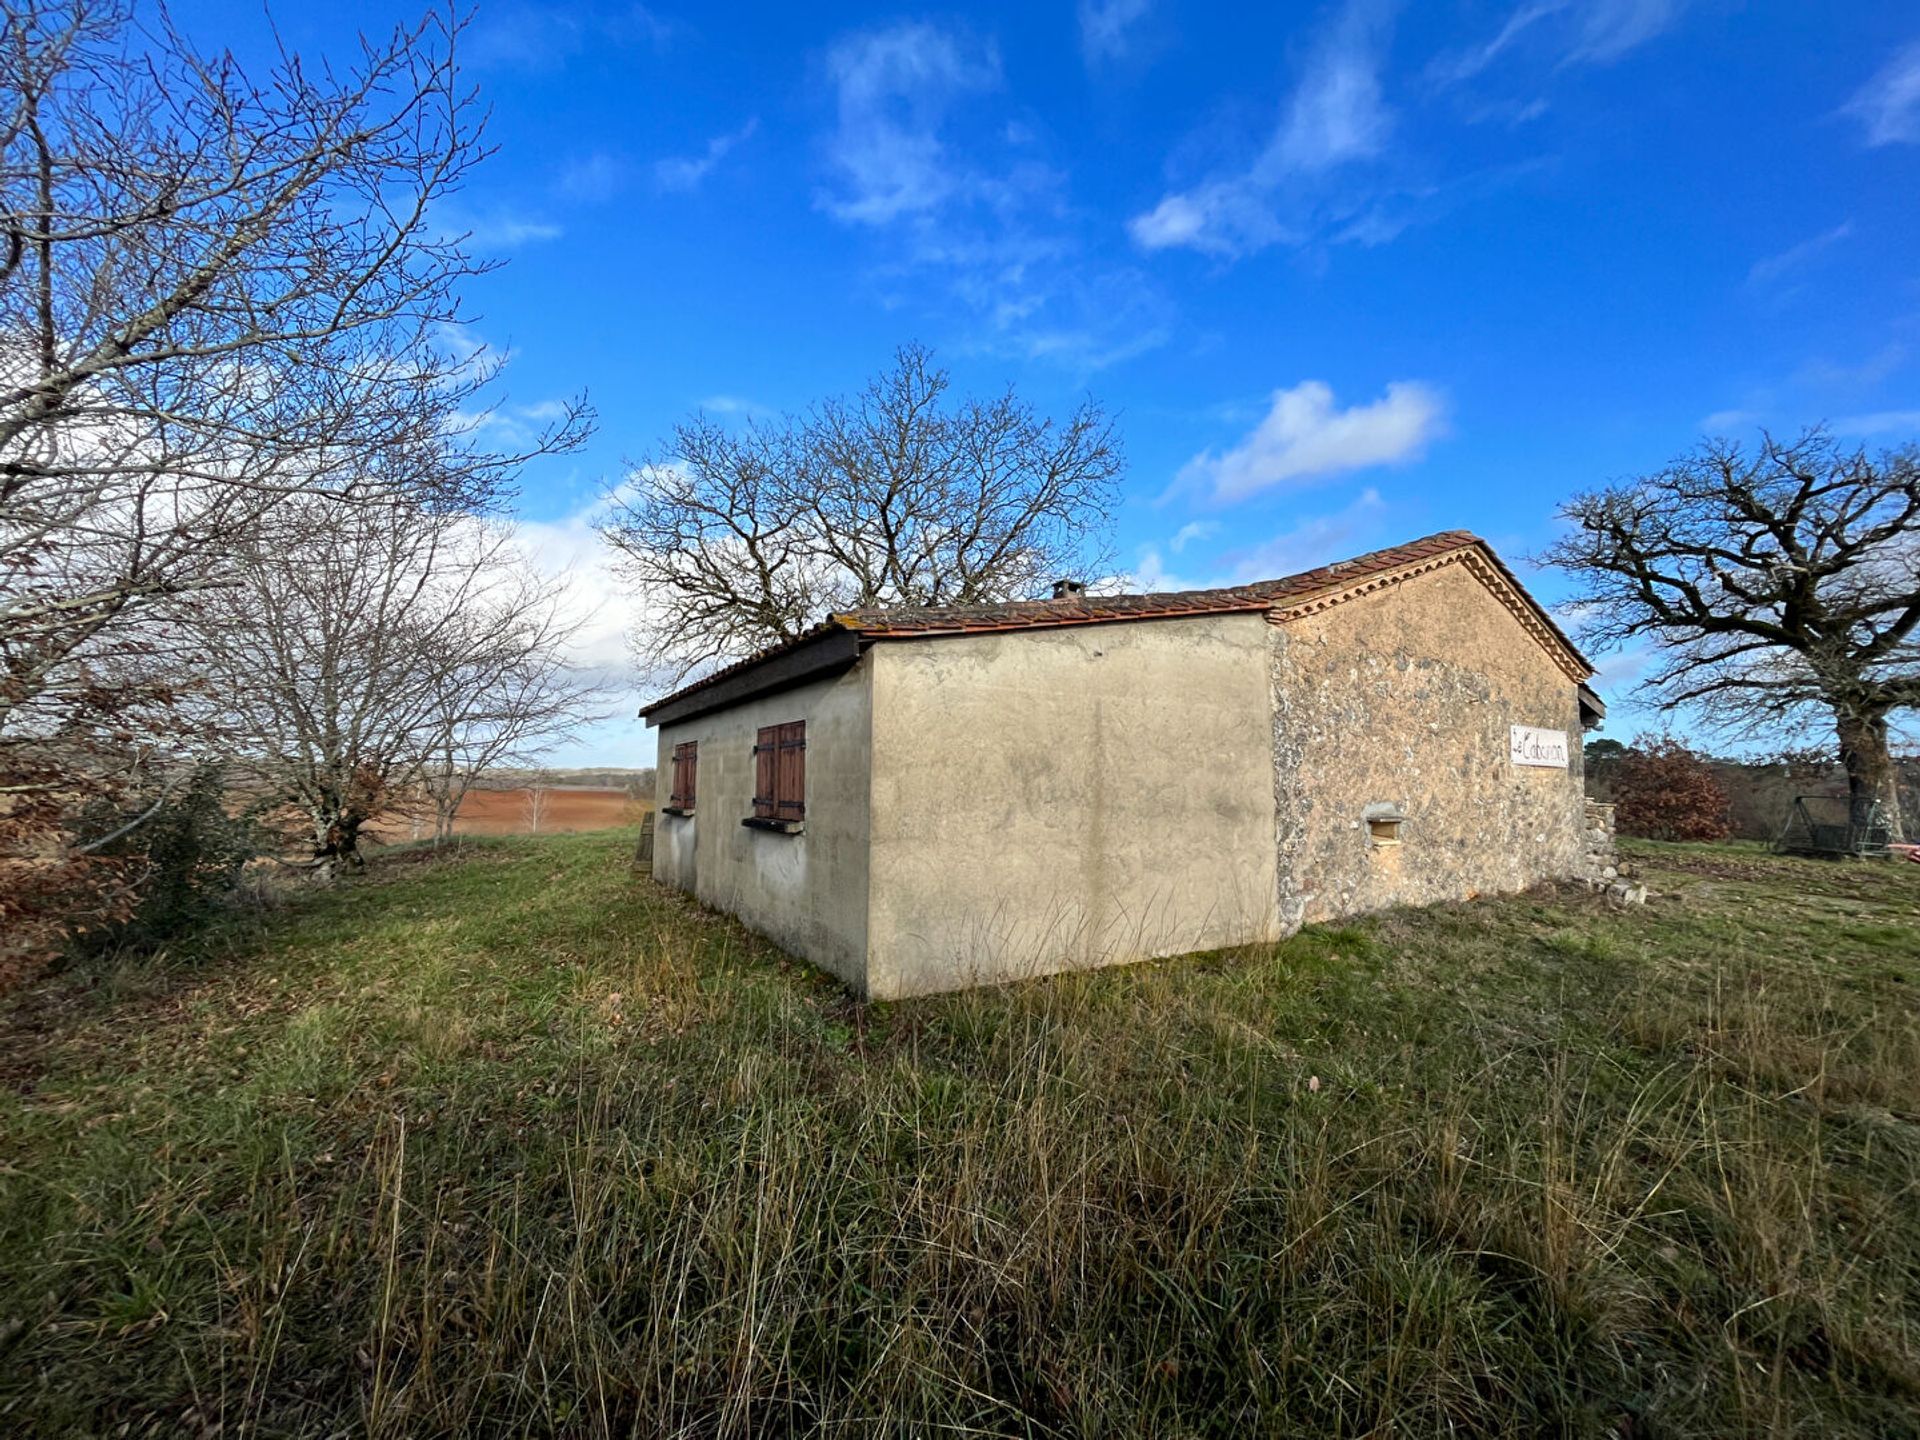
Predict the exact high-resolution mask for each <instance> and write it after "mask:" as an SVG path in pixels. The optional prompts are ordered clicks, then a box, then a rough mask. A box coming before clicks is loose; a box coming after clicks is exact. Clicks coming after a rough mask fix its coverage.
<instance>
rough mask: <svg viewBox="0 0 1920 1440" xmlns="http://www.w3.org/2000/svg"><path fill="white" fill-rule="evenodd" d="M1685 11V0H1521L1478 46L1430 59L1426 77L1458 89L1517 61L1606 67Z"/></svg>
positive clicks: (1557, 65)
mask: <svg viewBox="0 0 1920 1440" xmlns="http://www.w3.org/2000/svg"><path fill="white" fill-rule="evenodd" d="M1686 7H1687V0H1524V3H1522V4H1520V5H1519V6H1517V7H1515V9H1514V10H1513V11H1512V12H1511V13H1510V14H1508V16H1507V18H1506V20H1505V21H1504V22H1503V23H1502V24H1501V26H1500V28H1499V29H1498V30H1496V31H1495V32H1494V33H1493V34H1492V35H1490V36H1488V37H1487V38H1486V39H1485V40H1483V41H1481V42H1480V43H1479V44H1477V45H1469V46H1467V47H1466V48H1464V49H1461V50H1452V51H1447V52H1445V53H1443V54H1441V55H1439V56H1437V57H1435V59H1434V60H1433V62H1432V63H1431V64H1430V65H1429V66H1428V67H1427V74H1428V77H1429V78H1430V79H1432V80H1433V81H1434V82H1435V83H1437V84H1440V85H1459V84H1464V83H1465V82H1467V81H1469V80H1473V79H1475V78H1477V77H1479V76H1480V75H1481V74H1483V73H1485V72H1486V71H1488V70H1490V69H1492V68H1493V66H1494V65H1495V63H1496V62H1499V61H1502V60H1506V59H1510V58H1515V57H1523V56H1530V57H1532V58H1533V60H1534V61H1535V64H1536V65H1537V66H1540V67H1551V68H1556V69H1558V68H1565V67H1568V66H1574V65H1611V64H1612V63H1614V62H1615V61H1616V60H1619V59H1621V58H1623V57H1624V56H1626V55H1627V54H1629V53H1630V52H1632V51H1634V50H1637V49H1639V48H1640V47H1641V46H1642V45H1644V44H1646V43H1647V42H1648V41H1649V40H1652V39H1654V38H1656V37H1657V36H1659V35H1662V34H1664V33H1665V32H1666V31H1668V30H1670V29H1672V28H1673V26H1674V24H1675V23H1676V22H1677V21H1678V20H1679V19H1680V17H1681V14H1682V13H1683V12H1684V11H1685V9H1686Z"/></svg>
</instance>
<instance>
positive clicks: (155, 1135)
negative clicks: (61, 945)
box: [0, 833, 1920, 1437]
mask: <svg viewBox="0 0 1920 1440" xmlns="http://www.w3.org/2000/svg"><path fill="white" fill-rule="evenodd" d="M631 844H632V837H631V835H630V834H621V833H612V834H597V835H581V836H564V837H553V838H545V839H539V840H512V841H499V842H483V843H480V844H476V845H470V846H469V847H468V848H467V849H466V850H465V852H464V855H463V856H462V857H461V858H459V859H455V860H434V859H432V858H431V857H429V856H425V855H420V854H406V853H403V854H398V855H392V856H389V857H387V858H386V859H385V860H383V861H382V862H381V864H380V865H379V866H378V867H376V871H375V873H373V874H372V875H370V876H369V878H368V880H367V881H366V883H363V884H349V885H346V886H343V887H342V888H340V889H338V890H336V891H334V892H332V893H326V894H319V895H314V896H311V897H308V898H305V899H303V900H301V901H299V902H298V903H297V904H295V905H293V906H291V907H289V908H288V909H286V910H283V911H281V912H279V913H276V914H273V915H270V916H268V917H267V918H266V919H264V920H258V921H253V922H249V923H248V924H246V925H240V924H238V923H236V924H235V925H234V926H233V927H232V928H231V929H230V930H229V931H228V932H227V933H225V934H223V935H220V936H216V937H214V938H212V939H210V940H208V941H206V942H205V943H203V944H201V945H199V946H198V947H196V948H195V949H194V950H192V951H190V952H189V951H182V952H180V953H176V954H174V955H172V956H169V957H165V959H164V960H163V961H162V962H154V961H151V960H149V961H143V962H139V963H133V962H126V963H123V964H121V965H119V966H118V967H111V968H105V969H93V970H82V971H76V972H70V973H68V974H66V975H64V976H61V977H58V978H56V979H55V980H53V981H51V982H48V983H46V984H43V985H41V986H40V987H38V988H37V989H35V990H33V991H31V992H29V993H27V994H25V995H23V996H20V997H16V1000H15V1001H14V1002H12V1003H11V1004H10V1006H9V1008H8V1009H7V1011H6V1013H5V1014H4V1015H0V1431H4V1432H5V1433H8V1434H21V1435H42V1434H45V1435H57V1434H68V1433H73V1434H94V1433H98V1434H114V1435H120V1434H132V1435H145V1434H166V1435H211V1434H214V1433H216V1432H217V1433H218V1434H220V1435H223V1436H237V1435H255V1434H258V1435H291V1434H300V1435H329V1434H347V1433H362V1432H371V1433H374V1434H378V1435H390V1436H403V1435H404V1436H423V1435H435V1434H446V1433H453V1432H461V1433H477V1434H489V1435H500V1436H520V1435H528V1434H553V1433H565V1434H581V1435H600V1434H621V1435H626V1434H633V1435H646V1436H651V1435H657V1434H684V1435H765V1434H782V1433H790V1432H796V1431H800V1432H813V1431H827V1430H831V1431H834V1432H836V1433H848V1432H850V1433H872V1432H875V1431H883V1432H895V1433H909V1434H949V1435H966V1434H976V1433H980V1434H1007V1435H1085V1436H1115V1435H1129V1436H1130V1435H1143V1434H1147V1435H1163V1436H1171V1435H1234V1436H1239V1435H1252V1434H1262V1433H1266V1434H1313V1435H1355V1436H1358V1435H1369V1434H1382V1433H1393V1434H1415V1435H1441V1434H1446V1435H1485V1434H1514V1435H1538V1434H1543V1433H1566V1434H1575V1435H1595V1436H1611V1437H1624V1436H1632V1437H1641V1436H1656V1435H1684V1436H1700V1435H1762V1434H1768V1435H1772V1434H1802V1435H1809V1436H1812V1435H1819V1436H1837V1435H1857V1436H1893V1435H1910V1434H1920V1005H1917V1004H1916V985H1917V984H1920V867H1912V866H1898V867H1896V866H1893V865H1890V864H1850V865H1835V864H1822V863H1819V862H1812V861H1795V860H1780V859H1774V858H1772V857H1770V856H1767V855H1765V854H1763V853H1761V852H1760V851H1758V850H1752V849H1740V848H1735V847H1725V846H1722V847H1677V846H1675V847H1642V848H1641V849H1640V850H1639V851H1638V852H1637V853H1638V854H1639V855H1640V857H1641V860H1642V864H1643V867H1644V874H1645V878H1647V879H1648V880H1649V881H1650V882H1651V884H1652V886H1653V887H1654V889H1655V890H1656V891H1657V892H1660V895H1659V898H1657V899H1656V900H1655V901H1654V902H1653V903H1652V904H1651V905H1649V906H1648V907H1647V908H1645V909H1643V910H1626V911H1622V910H1612V909H1609V908H1608V907H1607V906H1606V905H1605V903H1604V902H1602V901H1600V900H1597V899H1595V898H1593V897H1590V896H1588V895H1586V894H1585V893H1575V892H1574V891H1572V890H1567V891H1562V892H1557V893H1547V892H1542V893H1539V894H1534V895H1528V896H1523V897H1518V898H1514V899H1507V900H1499V901H1486V902H1480V903H1475V904H1470V905H1460V906H1453V907H1443V908H1439V909H1434V910H1430V911H1426V912H1421V913H1399V914H1391V915H1387V916H1382V917H1379V918H1377V919H1373V920H1369V921H1367V922H1365V923H1361V924H1356V925H1353V926H1351V927H1347V928H1342V929H1337V930H1312V931H1308V932H1306V933H1304V934H1302V935H1299V936H1297V937H1295V938H1294V939H1293V940H1291V941H1289V942H1287V943H1286V944H1284V945H1281V946H1279V947H1277V948H1272V949H1262V950H1259V951H1243V952H1236V953H1231V954H1221V955H1215V956H1206V957H1196V958H1190V959H1186V960H1179V961H1168V962H1163V963H1156V964H1151V965H1144V966H1137V967H1131V968H1126V969H1120V970H1109V971H1104V972H1099V973H1094V974H1088V975H1080V976H1073V977H1067V978H1062V979H1056V980H1051V981H1042V982H1037V983H1033V984H1029V985H1024V986H1017V987H1012V988H1009V989H1005V990H996V991H989V992H981V993H974V994H969V995H963V996H957V997H948V998H943V999H936V1000H929V1001H919V1002H912V1003H904V1004H897V1005H884V1006H883V1005H875V1006H862V1005H859V1004H856V1003H854V1002H853V1001H852V1000H850V999H849V998H848V997H847V996H846V994H845V993H844V992H843V991H841V990H840V989H839V988H838V987H837V986H836V985H834V984H833V983H831V982H829V981H827V980H825V979H823V978H822V977H820V976H819V975H817V974H815V973H813V972H811V971H810V970H809V969H807V968H806V967H805V966H802V965H798V964H795V963H793V962H790V961H788V960H786V959H785V958H783V957H782V956H781V955H780V954H779V953H778V952H776V951H774V950H773V949H771V948H770V947H769V946H767V945H766V944H765V943H763V942H761V941H758V940H756V939H754V938H753V937H751V936H749V935H748V934H746V933H745V932H744V931H742V930H741V929H739V928H738V927H737V926H735V925H734V924H733V923H731V922H730V921H727V920H725V919H723V918H720V917H716V916H713V915H710V914H706V913H703V912H701V911H700V910H698V909H697V908H696V907H694V906H692V905H690V904H688V903H685V902H683V901H681V900H679V899H675V898H672V897H668V896H666V895H663V894H662V893H660V892H658V891H655V890H654V889H652V888H651V887H650V886H649V885H647V884H645V883H643V882H639V881H636V880H634V879H633V878H632V877H631V876H630V875H629V873H628V870H627V867H626V857H627V852H628V850H629V849H630V847H631Z"/></svg>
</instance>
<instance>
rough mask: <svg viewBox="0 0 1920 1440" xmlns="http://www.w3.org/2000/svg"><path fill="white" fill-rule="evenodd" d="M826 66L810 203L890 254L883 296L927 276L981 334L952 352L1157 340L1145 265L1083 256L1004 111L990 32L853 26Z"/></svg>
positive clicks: (1051, 354) (910, 293)
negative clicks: (830, 101) (817, 178)
mask: <svg viewBox="0 0 1920 1440" xmlns="http://www.w3.org/2000/svg"><path fill="white" fill-rule="evenodd" d="M826 73H827V76H828V78H829V80H830V81H831V82H832V90H833V96H834V125H833V128H832V130H831V131H830V132H829V134H828V135H827V137H826V140H825V144H824V151H825V155H826V160H827V164H828V168H829V173H830V184H829V185H828V186H827V187H826V188H825V189H824V190H823V191H822V193H821V194H820V195H819V197H818V201H817V203H818V204H819V206H820V208H821V209H823V210H824V211H825V212H826V213H827V214H829V215H831V216H832V217H833V218H834V219H836V220H838V221H840V222H841V223H843V224H846V225H849V226H852V227H855V228H857V229H860V230H863V231H866V232H868V233H870V234H873V235H875V236H876V237H878V238H879V242H880V244H881V245H882V246H883V247H884V248H885V249H886V250H887V251H889V252H890V254H889V258H888V260H887V261H886V263H885V264H883V265H882V266H881V267H880V268H879V269H878V270H877V271H876V273H875V276H874V279H875V282H876V284H877V285H878V286H879V287H880V288H881V289H882V290H883V291H884V297H883V298H884V301H885V303H888V304H891V305H902V306H912V305H916V304H922V303H925V302H927V301H928V299H929V298H930V297H929V291H928V281H929V280H932V281H933V282H934V284H935V286H936V287H938V288H937V289H936V290H935V291H934V292H933V293H934V295H935V296H937V297H938V298H939V299H943V300H951V299H954V298H957V299H958V300H960V301H961V302H962V303H963V305H964V306H965V308H966V309H967V311H969V312H970V313H971V315H972V316H973V317H974V320H975V323H976V331H978V330H981V329H983V330H984V334H981V333H976V334H974V335H972V336H969V337H967V338H965V339H964V340H962V341H960V342H959V348H980V349H991V350H994V351H1012V352H1015V353H1019V354H1021V355H1024V356H1026V357H1029V358H1035V359H1045V360H1050V361H1053V362H1055V363H1057V364H1059V365H1062V366H1065V367H1067V368H1071V369H1076V370H1092V369H1098V368H1100V367H1102V366H1106V365H1111V364H1116V363H1118V362H1120V361H1122V360H1125V359H1128V358H1130V357H1131V356H1134V355H1137V354H1140V353H1141V352H1142V351H1143V350H1146V349H1149V348H1151V347H1153V346H1154V345H1157V344H1160V343H1161V342H1162V341H1164V339H1165V338H1166V335H1167V333H1168V321H1167V318H1166V312H1167V308H1168V307H1167V306H1166V304H1165V302H1164V301H1163V300H1162V299H1161V298H1160V294H1159V291H1158V290H1157V289H1156V287H1155V286H1154V285H1153V283H1152V281H1151V279H1150V277H1148V276H1146V275H1143V274H1140V273H1138V272H1137V271H1136V270H1134V269H1132V268H1131V267H1127V266H1120V267H1115V266H1112V265H1108V264H1104V263H1102V262H1101V261H1100V259H1099V258H1098V257H1097V256H1094V255H1090V254H1089V253H1088V252H1087V249H1086V247H1085V245H1084V244H1083V243H1082V239H1081V236H1080V233H1079V230H1078V227H1077V214H1076V212H1075V211H1074V208H1073V207H1072V206H1071V205H1070V204H1069V203H1068V201H1067V198H1066V186H1067V177H1066V176H1065V174H1064V173H1062V172H1061V171H1059V170H1056V169H1055V168H1053V167H1052V166H1050V165H1049V164H1048V163H1047V161H1046V155H1045V141H1044V137H1043V136H1041V135H1039V134H1036V133H1035V132H1034V130H1033V128H1032V127H1031V126H1030V125H1029V124H1027V123H1025V122H1024V120H1023V119H1022V117H1019V116H1014V117H1011V118H1010V117H1009V116H1008V115H1007V113H1006V111H1007V108H1008V105H1009V103H1010V102H1008V101H1007V100H1006V99H1005V98H1004V97H1003V96H1002V95H1001V92H1002V90H1003V89H1004V86H1003V78H1002V76H1001V72H1000V64H999V59H998V56H997V53H996V51H995V49H994V47H993V45H992V43H991V42H990V41H988V40H984V39H981V38H979V37H976V36H973V35H971V34H969V33H966V32H963V31H961V30H958V29H953V28H947V27H943V26H941V25H936V24H933V23H930V22H909V23H901V24H897V25H891V26H887V27H884V28H882V29H878V30H864V31H860V32H856V33H854V34H852V35H849V36H846V37H844V38H843V39H841V40H840V41H838V42H837V43H836V44H835V45H834V46H833V47H832V49H831V50H830V51H829V53H828V55H827V59H826Z"/></svg>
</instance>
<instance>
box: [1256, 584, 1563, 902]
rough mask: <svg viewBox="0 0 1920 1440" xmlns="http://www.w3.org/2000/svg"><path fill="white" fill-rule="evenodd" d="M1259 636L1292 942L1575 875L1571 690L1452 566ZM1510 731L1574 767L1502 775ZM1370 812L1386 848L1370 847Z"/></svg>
mask: <svg viewBox="0 0 1920 1440" xmlns="http://www.w3.org/2000/svg"><path fill="white" fill-rule="evenodd" d="M1270 629H1271V635H1272V653H1273V698H1274V709H1273V716H1274V722H1273V750H1274V798H1275V816H1276V821H1277V825H1276V837H1277V849H1278V851H1279V857H1280V865H1279V878H1280V913H1281V917H1282V920H1283V921H1284V922H1285V924H1286V925H1287V926H1288V927H1289V928H1291V927H1294V926H1298V925H1300V924H1302V923H1305V922H1309V921H1315V920H1328V919H1334V918H1338V917H1340V916H1344V915H1353V914H1358V913H1360V912H1363V911H1367V910H1375V909H1379V908H1381V907H1383V906H1388V905H1396V904H1408V905H1421V904H1428V903H1431V902H1433V901H1437V900H1451V899H1461V898H1466V897H1469V896H1472V895H1475V894H1480V893H1498V892H1509V891H1515V890H1522V889H1525V888H1526V887H1527V886H1529V885H1532V884H1534V883H1536V882H1537V881H1539V880H1542V879H1547V878H1559V877H1566V876H1574V875H1578V874H1580V873H1581V870H1582V866H1583V862H1584V860H1585V852H1586V844H1585V827H1584V819H1583V807H1584V801H1583V796H1582V793H1581V773H1580V722H1579V710H1578V702H1577V700H1576V697H1575V687H1574V682H1573V681H1572V680H1571V679H1569V678H1568V677H1567V675H1566V674H1565V673H1564V672H1563V671H1562V670H1560V668H1559V667H1558V666H1557V665H1555V663H1554V662H1553V659H1552V658H1551V656H1549V654H1548V653H1547V652H1546V651H1545V650H1544V649H1542V648H1541V646H1540V645H1539V644H1538V643H1537V642H1536V641H1535V640H1534V638H1533V637H1532V636H1531V635H1529V634H1528V633H1527V631H1526V630H1525V629H1524V628H1523V627H1522V625H1521V624H1520V622H1519V620H1518V619H1517V618H1516V617H1515V616H1514V615H1513V613H1512V612H1511V611H1509V610H1508V609H1507V608H1506V606H1505V605H1503V604H1502V603H1501V602H1500V600H1499V599H1498V598H1497V597H1496V596H1495V595H1494V594H1492V593H1491V592H1490V591H1489V590H1488V589H1487V588H1486V587H1485V586H1484V585H1483V584H1482V583H1481V581H1480V580H1479V579H1478V578H1476V577H1475V576H1474V575H1473V574H1472V573H1471V572H1470V571H1469V570H1468V569H1467V568H1466V567H1465V566H1464V565H1459V564H1456V565H1450V566H1446V567H1444V568H1442V569H1439V570H1435V571H1431V572H1429V573H1427V574H1424V575H1420V576H1416V577H1414V578H1412V579H1409V580H1406V581H1403V582H1401V583H1400V584H1398V585H1394V586H1391V587H1389V588H1387V589H1386V590H1383V591H1381V592H1379V593H1376V594H1374V595H1370V596H1365V597H1361V598H1357V599H1353V600H1349V601H1346V602H1344V603H1341V604H1338V605H1335V606H1333V607H1331V608H1329V609H1327V610H1325V611H1322V612H1321V613H1319V614H1317V615H1309V616H1305V617H1302V618H1300V619H1296V620H1292V621H1288V622H1287V623H1285V624H1283V625H1279V626H1274V627H1270ZM1510 725H1537V726H1542V727H1547V728H1553V729H1564V730H1566V731H1567V736H1568V747H1569V751H1570V756H1571V764H1570V766H1569V768H1567V769H1565V770H1561V769H1546V768H1533V767H1523V766H1516V765H1514V764H1513V763H1512V762H1511V761H1510V759H1509V758H1508V727H1509V726H1510ZM1381 803H1386V804H1392V805H1397V806H1398V807H1399V808H1400V809H1401V810H1402V811H1404V812H1405V813H1406V815H1407V816H1408V819H1407V821H1406V822H1405V823H1404V824H1403V825H1402V826H1401V835H1402V837H1403V843H1402V844H1400V845H1399V846H1395V847H1375V846H1374V845H1373V844H1372V843H1371V840H1370V837H1369V832H1368V827H1367V825H1366V824H1365V822H1364V819H1363V812H1364V811H1365V808H1366V807H1367V806H1368V805H1369V804H1381Z"/></svg>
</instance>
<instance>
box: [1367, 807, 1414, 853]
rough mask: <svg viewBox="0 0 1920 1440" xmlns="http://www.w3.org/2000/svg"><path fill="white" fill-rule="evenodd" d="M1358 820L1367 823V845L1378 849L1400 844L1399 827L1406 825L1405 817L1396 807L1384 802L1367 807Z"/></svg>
mask: <svg viewBox="0 0 1920 1440" xmlns="http://www.w3.org/2000/svg"><path fill="white" fill-rule="evenodd" d="M1360 818H1361V819H1363V820H1365V821H1366V822H1367V843H1368V844H1369V845H1373V846H1376V847H1379V846H1385V845H1398V844H1399V843H1400V827H1401V826H1402V825H1404V824H1406V821H1407V817H1406V815H1405V814H1403V813H1402V812H1401V809H1400V807H1399V806H1398V805H1393V804H1389V803H1386V802H1381V803H1379V804H1374V805H1369V806H1367V808H1366V809H1365V810H1364V811H1362V812H1361V816H1360Z"/></svg>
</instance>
